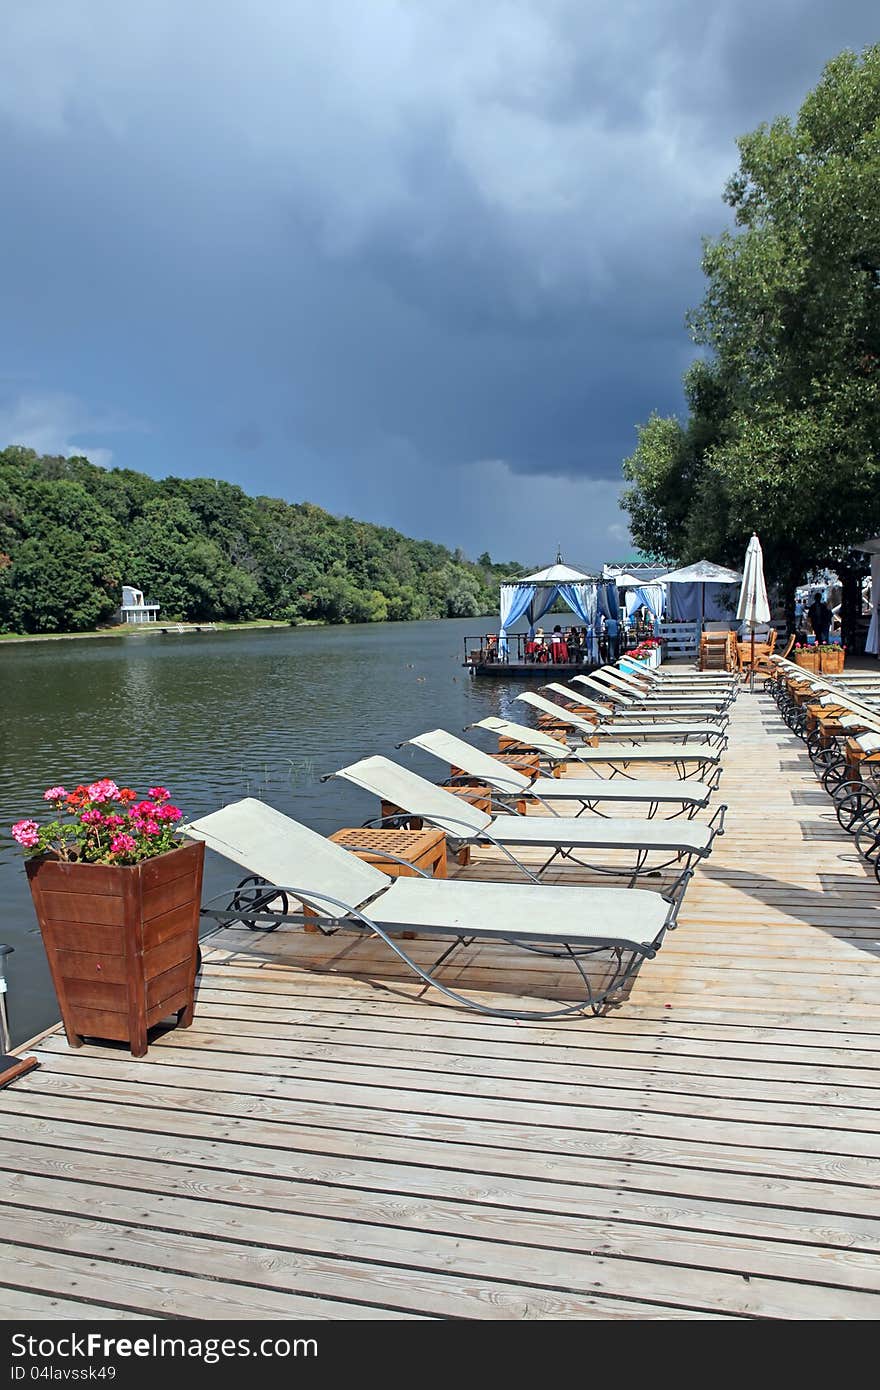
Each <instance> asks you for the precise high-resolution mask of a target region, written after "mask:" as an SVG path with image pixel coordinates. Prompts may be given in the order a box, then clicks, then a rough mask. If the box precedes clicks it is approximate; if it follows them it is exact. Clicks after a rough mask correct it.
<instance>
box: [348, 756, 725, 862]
mask: <svg viewBox="0 0 880 1390" xmlns="http://www.w3.org/2000/svg"><path fill="white" fill-rule="evenodd" d="M329 776H331V777H341V778H343V779H344V780H345V781H346V782H351V784H352V785H353V786H355V787H360V788H361V789H362V790H363V791H366V792H371V793H372V794H373V795H374V796H376V797H378V798H379V800H380V802H383V803H384V804H385V805H386V806H393V807H394V808H395V810H394V812H392V813H391V814H390V815H382V816H378V817H375V818H372V819H371V820H369V821H367V822H365V824H364V828H365V829H366V828H367V827H368V826H373V825H380V824H381V825H403V824H407V823H409V822H410V821H412V820H419V821H426V822H427V823H428V824H430V825H433V826H435V827H436V828H437V829H438V830H442V831H444V833H445V834H446V836H447V839H449V840H451V841H452V842H453V848H454V849H460V848H468V849H472V848H487V849H496V850H498V851H499V853H500V854H501V855H502V857H503V858H504V859H506V860H507V861H508V862H509V863H510V864H512V865H514V866H515V867H516V868H517V869H519V870H520V871H521V872H522V873H524V874H525V875H526V877H527V878H529V879H530V880H531V881H532V882H533V883H537V882H539V880H540V878H541V876H542V874H544V873H546V872H547V870H548V869H549V868H550V866H551V864H553V863H555V861H556V860H557V859H563V860H565V861H566V862H568V863H572V864H577V865H578V866H579V867H580V868H584V869H589V870H591V871H592V872H594V873H601V874H609V875H613V876H620V875H623V876H625V877H627V878H628V879H629V881H630V884H634V883H635V882H636V881H637V879H638V878H639V877H640V876H641V875H642V874H648V873H651V874H653V873H657V872H659V871H660V870H662V869H667V868H670V867H672V866H675V867H676V868H679V869H689V868H690V867H691V864H692V863H694V862H695V861H696V860H697V859H704V858H706V857H707V856H708V855H709V854H710V853H711V851H712V845H713V843H714V841H715V839H716V836H718V835H723V833H724V815H725V811H726V809H727V808H726V806H724V805H723V804H721V805H720V806H719V807H718V808H717V810H716V811H715V813H714V815H713V816H712V818H711V820H710V821H709V822H708V823H707V824H703V823H698V822H697V821H694V820H690V821H686V822H681V823H677V822H676V823H673V822H672V821H670V820H663V821H657V820H652V821H648V820H644V819H643V820H629V819H623V818H620V819H618V818H611V817H605V816H597V817H592V816H590V817H583V818H582V817H580V816H557V815H551V816H528V815H526V816H522V815H518V814H517V813H515V812H508V813H503V814H501V815H495V816H492V815H490V814H489V813H488V812H487V811H481V810H480V809H479V808H478V807H476V806H472V805H470V804H469V803H468V802H467V801H464V800H462V799H460V798H459V797H457V796H454V795H453V794H452V793H451V792H450V791H447V790H446V789H445V788H444V787H437V786H435V785H434V783H433V782H429V781H428V780H427V778H425V777H420V776H419V775H418V774H417V773H415V772H412V771H411V770H410V769H409V768H406V767H401V766H400V764H399V763H393V762H391V761H390V759H388V758H383V757H379V756H374V757H371V758H361V759H360V761H359V762H356V763H352V764H350V766H348V767H342V768H339V770H338V771H337V772H334V773H330V774H329ZM326 780H327V778H326V777H325V778H322V781H326ZM515 849H518V850H523V849H538V850H549V855H548V857H547V859H546V860H545V861H544V863H543V864H542V865H541V866H540V868H538V869H537V870H536V871H533V870H532V869H531V868H530V867H529V866H527V865H526V864H524V863H523V861H522V860H521V859H519V858H518V857H517V856H516V854H515V853H514V850H515ZM618 850H624V851H632V853H633V856H634V857H633V860H632V862H631V863H629V864H620V865H618V864H609V863H608V862H607V861H606V862H605V863H603V864H599V863H595V862H594V861H593V860H588V859H583V858H580V857H579V856H580V855H581V854H582V853H591V852H595V853H597V854H598V855H600V856H601V855H602V854H607V853H608V852H611V851H618ZM655 854H659V855H661V856H666V857H665V858H662V859H661V861H660V862H656V861H655V860H654V859H653V858H651V856H653V855H655Z"/></svg>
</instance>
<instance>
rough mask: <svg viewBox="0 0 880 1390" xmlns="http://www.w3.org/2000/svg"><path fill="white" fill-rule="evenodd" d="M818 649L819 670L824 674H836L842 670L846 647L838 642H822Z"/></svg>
mask: <svg viewBox="0 0 880 1390" xmlns="http://www.w3.org/2000/svg"><path fill="white" fill-rule="evenodd" d="M818 651H819V670H820V671H821V672H822V673H823V674H824V675H828V676H834V675H838V674H839V673H840V672H841V671H842V670H843V664H844V661H845V659H846V649H845V648H844V647H842V646H841V645H840V643H839V642H823V643H822V645H821V646H820V647H819V648H818Z"/></svg>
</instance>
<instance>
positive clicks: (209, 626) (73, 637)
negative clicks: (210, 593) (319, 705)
mask: <svg viewBox="0 0 880 1390" xmlns="http://www.w3.org/2000/svg"><path fill="white" fill-rule="evenodd" d="M176 626H177V624H176V623H172V622H167V623H163V622H159V623H137V624H135V623H120V624H119V625H118V626H117V627H99V628H95V629H94V630H93V631H91V632H23V633H18V632H0V642H75V641H77V640H78V639H80V638H84V637H148V636H150V635H151V634H152V635H153V636H155V635H157V634H161V633H162V632H163V631H166V632H167V631H173V630H174V629H175V628H176ZM326 626H327V624H326V623H323V622H321V621H320V619H318V618H304V619H303V621H302V622H301V623H287V622H282V621H278V622H275V621H273V620H272V619H271V618H255V619H254V621H253V622H249V623H207V622H206V623H184V624H183V627H185V628H191V629H195V628H198V627H201V628H202V629H203V630H205V631H212V632H246V631H248V630H249V629H259V628H274V627H326Z"/></svg>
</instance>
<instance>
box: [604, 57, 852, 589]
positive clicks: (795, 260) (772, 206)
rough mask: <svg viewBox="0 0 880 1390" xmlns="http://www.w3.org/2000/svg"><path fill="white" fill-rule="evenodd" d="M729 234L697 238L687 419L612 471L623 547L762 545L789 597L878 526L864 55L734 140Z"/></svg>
mask: <svg viewBox="0 0 880 1390" xmlns="http://www.w3.org/2000/svg"><path fill="white" fill-rule="evenodd" d="M737 144H738V148H739V155H740V164H739V169H738V171H737V173H736V174H735V175H734V176H733V177H732V178H731V179H730V181H729V182H728V184H727V187H726V189H725V193H724V198H725V201H726V202H727V203H728V204H729V205H730V207H731V208H732V209H733V212H734V219H735V223H736V230H734V231H730V232H725V233H723V234H722V235H721V236H719V237H718V238H716V239H714V240H709V241H707V242H706V243H705V244H704V254H703V270H704V273H705V275H706V278H707V289H706V294H705V297H704V299H703V302H702V305H701V306H700V308H699V309H698V310H697V311H696V312H695V313H693V314H692V315H691V318H690V324H691V329H692V333H693V337H694V340H695V342H696V343H697V344H698V345H700V346H701V347H702V348H703V349H704V355H703V356H702V357H701V358H700V359H698V360H697V361H696V362H695V363H694V365H693V366H692V367H691V369H690V371H689V372H688V374H687V376H686V378H685V394H686V398H687V404H688V409H689V415H688V419H687V420H686V422H685V423H683V424H682V423H681V422H680V421H679V420H677V419H675V418H661V417H659V416H652V417H651V419H650V420H648V422H647V423H646V424H645V425H643V426H642V427H641V428H640V430H639V437H638V445H637V448H636V451H635V453H634V454H633V455H632V457H631V458H629V459H627V460H626V462H625V464H624V475H625V477H626V478H627V479H628V480H629V482H630V487H629V488H628V489H627V490H626V492H625V493H624V496H623V500H622V506H623V507H624V509H625V510H627V511H628V512H629V515H630V526H631V530H632V533H633V537H634V539H635V541H636V543H637V544H638V545H639V546H640V547H641V549H642V550H644V551H645V552H646V553H648V554H650V555H652V556H655V557H656V558H657V559H658V560H662V561H668V562H670V563H689V562H691V561H693V560H696V559H699V558H701V556H703V555H706V556H710V557H711V558H712V559H714V560H718V561H721V562H724V563H728V564H737V565H739V564H740V563H741V561H742V557H743V554H744V551H745V546H746V543H747V540H748V536H749V535H750V533H751V532H752V530H756V531H757V532H758V533H759V535H760V537H761V541H762V546H763V549H764V556H765V566H766V570H767V573H768V577H769V578H772V579H775V580H778V581H780V582H781V583H782V584H783V585H784V587H785V588H786V590H788V591H790V590H791V589H792V587H793V585H794V584H795V583H797V582H798V580H799V579H801V578H802V577H803V576H804V575H805V574H806V573H807V572H808V571H810V570H813V569H818V568H820V567H822V566H825V565H829V564H830V565H834V564H839V563H840V562H841V561H842V560H843V559H844V558H845V556H846V552H847V551H848V550H849V549H850V548H851V547H852V546H853V545H854V544H856V543H857V542H858V541H859V540H861V539H862V538H863V537H864V536H865V535H866V534H871V533H876V532H877V531H878V530H880V486H878V483H880V408H878V407H880V397H878V390H880V45H877V46H874V47H872V48H868V49H866V50H865V51H864V52H863V53H862V54H860V55H856V54H854V53H851V52H845V53H842V54H840V55H839V56H838V57H837V58H835V59H833V61H832V62H830V63H829V64H828V65H827V66H826V68H825V70H824V72H823V75H822V79H821V81H820V82H819V84H818V86H817V87H816V88H815V90H814V91H812V92H811V93H810V94H809V95H808V96H807V98H806V100H805V101H804V103H803V105H802V107H801V109H800V112H799V114H798V117H797V120H796V121H794V122H792V121H791V120H790V119H789V118H787V117H780V118H779V119H778V120H775V121H773V122H772V124H769V125H768V124H763V125H761V126H759V127H758V129H757V130H755V131H754V132H753V133H752V134H750V135H745V136H743V137H741V139H740V140H739V141H738V142H737Z"/></svg>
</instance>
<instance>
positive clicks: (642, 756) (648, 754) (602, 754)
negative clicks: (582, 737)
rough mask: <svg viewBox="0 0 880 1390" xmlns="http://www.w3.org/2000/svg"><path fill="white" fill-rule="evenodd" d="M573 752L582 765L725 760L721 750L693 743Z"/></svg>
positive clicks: (619, 745) (609, 746)
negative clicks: (722, 758) (722, 757)
mask: <svg viewBox="0 0 880 1390" xmlns="http://www.w3.org/2000/svg"><path fill="white" fill-rule="evenodd" d="M572 752H573V753H574V754H575V755H576V758H577V761H578V762H581V763H612V762H614V763H648V762H650V763H676V762H679V763H681V762H701V763H717V762H719V761H720V759H721V754H720V753H719V752H718V750H717V749H715V748H707V747H706V746H705V745H702V744H693V745H691V744H689V743H648V744H643V745H642V746H641V747H640V746H639V745H637V744H632V743H604V744H602V745H601V746H600V747H599V748H587V747H586V746H580V747H576V748H574V749H573V750H572Z"/></svg>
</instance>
